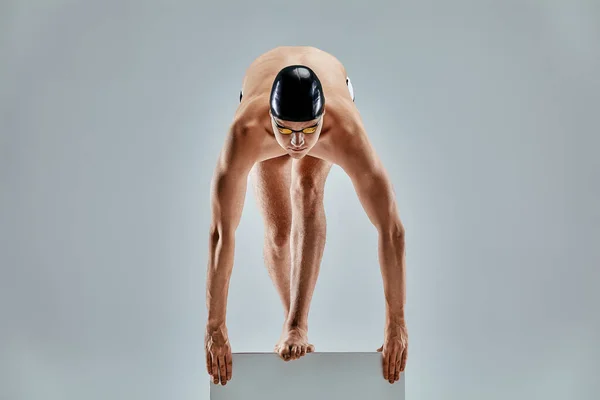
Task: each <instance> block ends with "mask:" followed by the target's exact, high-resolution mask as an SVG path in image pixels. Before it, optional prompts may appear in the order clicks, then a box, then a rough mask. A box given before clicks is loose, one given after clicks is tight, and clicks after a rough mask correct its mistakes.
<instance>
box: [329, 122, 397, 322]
mask: <svg viewBox="0 0 600 400" xmlns="http://www.w3.org/2000/svg"><path fill="white" fill-rule="evenodd" d="M349 136H350V139H349V140H348V141H347V142H346V144H345V145H344V147H343V149H342V151H341V152H340V155H339V162H338V164H339V165H340V166H341V167H342V168H343V169H344V171H345V172H346V173H347V174H348V175H349V176H350V179H351V180H352V183H353V185H354V188H355V189H356V193H357V195H358V198H359V200H360V202H361V204H362V206H363V208H364V209H365V212H366V213H367V215H368V217H369V219H370V221H371V223H372V224H373V225H374V226H375V228H376V229H377V232H378V236H379V248H378V253H379V263H380V266H381V274H382V278H383V288H384V293H385V303H386V325H387V327H391V326H394V325H397V324H403V323H404V303H405V300H406V294H405V293H406V286H405V253H404V227H403V225H402V222H401V220H400V217H399V215H398V208H397V205H396V199H395V194H394V190H393V187H392V184H391V182H390V180H389V178H388V175H387V173H386V171H385V169H384V167H383V165H382V163H381V161H380V159H379V157H377V155H376V154H375V151H374V149H373V147H372V145H371V143H370V142H369V139H368V137H367V136H366V133H365V132H364V130H363V129H362V127H357V128H355V129H354V130H353V131H352V132H350V135H349Z"/></svg>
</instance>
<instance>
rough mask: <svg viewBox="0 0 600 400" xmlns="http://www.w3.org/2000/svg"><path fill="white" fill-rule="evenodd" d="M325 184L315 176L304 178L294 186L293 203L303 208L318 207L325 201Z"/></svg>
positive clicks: (296, 181)
mask: <svg viewBox="0 0 600 400" xmlns="http://www.w3.org/2000/svg"><path fill="white" fill-rule="evenodd" d="M323 186H324V185H323V183H322V182H320V181H319V180H318V179H317V178H315V177H313V176H303V177H299V178H297V179H296V180H295V182H294V183H293V185H292V201H293V202H294V203H295V204H297V205H302V206H309V207H310V206H318V205H319V204H321V203H322V201H323V192H324V190H323V189H324V188H323Z"/></svg>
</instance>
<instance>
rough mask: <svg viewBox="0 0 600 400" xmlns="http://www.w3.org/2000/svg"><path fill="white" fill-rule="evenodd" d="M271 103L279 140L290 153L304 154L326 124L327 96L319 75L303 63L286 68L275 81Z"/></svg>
mask: <svg viewBox="0 0 600 400" xmlns="http://www.w3.org/2000/svg"><path fill="white" fill-rule="evenodd" d="M270 103H271V111H270V114H271V124H272V125H273V132H274V133H275V138H276V139H277V142H278V143H279V145H280V146H281V147H283V148H284V149H285V150H286V151H287V152H288V154H289V155H290V156H292V157H294V158H302V157H304V156H305V155H306V153H308V151H309V150H310V149H311V148H312V147H313V146H314V145H315V144H316V143H317V140H318V138H319V135H320V133H321V129H322V127H323V116H324V115H325V97H324V96H323V88H322V87H321V82H320V81H319V78H318V77H317V75H316V74H315V73H314V72H313V71H312V70H311V69H310V68H308V67H306V66H303V65H290V66H287V67H285V68H283V69H282V70H281V71H279V73H278V74H277V76H276V77H275V81H274V82H273V87H272V89H271V98H270Z"/></svg>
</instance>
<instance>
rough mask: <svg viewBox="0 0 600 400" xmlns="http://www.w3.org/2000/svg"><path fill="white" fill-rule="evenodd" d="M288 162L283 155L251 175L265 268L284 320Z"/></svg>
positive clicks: (288, 224) (288, 228)
mask: <svg viewBox="0 0 600 400" xmlns="http://www.w3.org/2000/svg"><path fill="white" fill-rule="evenodd" d="M291 161H292V159H291V158H290V157H289V156H288V155H285V156H282V157H278V158H274V159H270V160H267V161H263V162H260V163H258V164H256V166H255V167H254V169H253V171H252V178H253V183H254V191H255V194H256V199H257V202H258V205H259V208H260V212H261V214H262V216H263V220H264V224H265V238H264V250H263V253H264V257H265V265H266V267H267V271H268V272H269V276H270V277H271V280H272V281H273V284H274V285H275V288H276V289H277V293H278V294H279V297H280V298H281V302H282V303H283V311H284V315H285V317H286V318H287V316H288V313H289V310H290V267H291V261H290V231H291V225H292V208H291V202H290V183H291V166H292V163H291Z"/></svg>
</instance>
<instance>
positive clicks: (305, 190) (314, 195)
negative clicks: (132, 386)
mask: <svg viewBox="0 0 600 400" xmlns="http://www.w3.org/2000/svg"><path fill="white" fill-rule="evenodd" d="M292 64H301V65H306V66H308V67H310V68H311V69H312V70H313V71H314V72H315V73H316V74H317V76H318V77H319V80H320V81H321V84H322V86H323V92H324V96H325V113H324V114H323V115H322V116H321V117H319V118H317V119H316V120H314V121H308V122H291V121H281V120H277V119H275V118H274V117H272V116H271V114H270V112H269V95H270V91H271V85H272V83H273V80H274V78H275V75H277V73H278V72H279V71H280V70H281V69H282V68H284V67H285V66H288V65H292ZM346 76H347V74H346V70H345V68H344V66H343V65H342V64H341V63H340V62H339V61H338V60H337V59H336V58H335V57H333V56H332V55H330V54H328V53H326V52H324V51H321V50H319V49H316V48H313V47H278V48H276V49H273V50H271V51H269V52H267V53H265V54H263V55H261V56H260V57H258V58H257V59H256V60H255V61H254V62H253V63H252V64H251V65H250V67H249V68H248V70H247V71H246V75H245V77H244V80H243V85H242V89H243V94H244V95H243V98H242V101H241V103H240V105H239V107H238V109H237V111H236V114H235V117H234V119H233V122H232V124H231V126H230V128H229V132H228V134H227V137H226V140H225V145H224V147H223V149H222V151H221V154H220V156H219V160H218V162H217V166H216V169H215V173H214V177H213V180H212V186H211V202H212V222H211V227H210V240H209V242H210V243H209V262H208V268H207V286H206V289H207V290H206V299H207V308H208V322H207V325H206V335H205V350H206V367H207V371H208V373H209V375H210V376H211V377H212V379H213V381H214V383H215V384H217V383H221V384H222V385H225V384H226V383H227V382H228V381H229V380H231V377H232V367H233V366H232V359H231V346H230V344H229V339H228V335H227V328H226V308H227V297H228V290H229V280H230V277H231V272H232V269H233V262H234V260H233V255H234V246H235V231H236V229H237V227H238V225H239V222H240V218H241V214H242V209H243V204H244V200H245V195H246V190H247V182H248V177H250V176H251V177H252V183H253V187H254V192H255V195H256V197H257V200H258V204H259V206H260V209H261V213H262V216H263V220H264V223H265V238H264V256H265V264H266V266H267V270H268V272H269V276H270V277H271V279H272V280H273V284H274V286H275V288H276V289H277V292H278V294H279V297H280V299H281V301H282V304H283V309H284V323H283V328H282V333H281V337H280V340H279V342H278V343H277V344H276V345H275V349H274V350H275V352H277V353H278V354H279V356H280V357H281V358H282V359H283V360H285V361H290V360H296V359H298V358H300V357H302V356H304V355H305V354H306V353H310V352H313V351H314V346H313V345H312V344H311V343H309V341H308V314H309V309H310V303H311V300H312V296H313V292H314V288H315V284H316V281H317V277H318V274H319V268H320V264H321V259H322V256H323V250H324V247H325V233H326V220H325V210H324V205H323V193H324V186H325V181H326V179H327V176H328V174H329V171H330V169H331V166H332V165H333V164H336V165H339V166H340V167H341V168H342V169H343V170H344V171H345V172H346V173H347V174H348V176H349V177H350V178H351V180H352V183H353V185H354V188H355V190H356V192H357V195H358V198H359V200H360V202H361V204H362V206H363V208H364V210H365V212H366V214H367V215H368V217H369V219H370V221H371V222H372V224H373V226H374V227H375V228H376V229H377V232H378V236H379V245H378V254H379V257H378V258H379V263H380V269H381V274H382V278H383V288H384V294H385V300H386V318H385V327H384V335H383V336H384V340H383V346H381V347H380V348H379V349H378V351H380V352H382V369H383V376H384V378H385V379H386V380H388V381H389V382H390V383H394V382H396V381H398V380H399V379H400V373H401V372H403V371H404V369H405V366H406V360H407V351H408V334H407V329H406V322H405V318H404V303H405V297H406V296H405V253H404V227H403V225H402V223H401V221H400V217H399V215H398V211H397V205H396V200H395V194H394V191H393V188H392V185H391V182H390V180H389V178H388V175H387V172H386V171H385V169H384V167H383V165H382V163H381V161H380V159H379V158H378V156H377V154H376V153H375V150H374V149H373V147H372V145H371V143H370V141H369V138H368V136H367V134H366V131H365V129H364V126H363V123H362V119H361V117H360V114H359V112H358V110H357V108H356V106H355V104H354V102H353V101H352V98H351V96H350V93H349V91H348V87H347V86H346ZM277 125H281V126H284V127H287V128H291V129H293V130H296V131H300V130H302V129H304V128H306V127H311V126H315V125H318V128H317V131H316V132H315V133H311V134H303V133H301V132H297V133H293V134H291V135H283V134H281V133H279V131H278V130H277V127H276V126H277Z"/></svg>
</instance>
